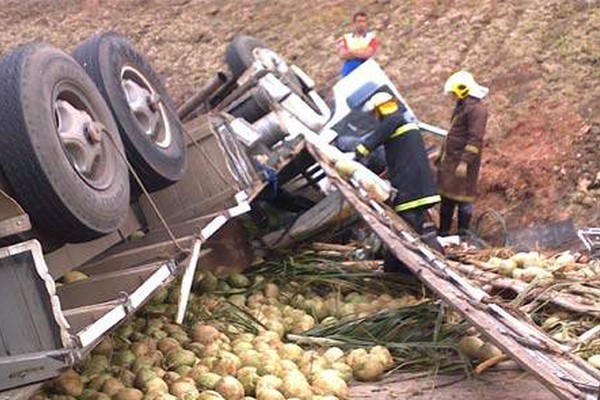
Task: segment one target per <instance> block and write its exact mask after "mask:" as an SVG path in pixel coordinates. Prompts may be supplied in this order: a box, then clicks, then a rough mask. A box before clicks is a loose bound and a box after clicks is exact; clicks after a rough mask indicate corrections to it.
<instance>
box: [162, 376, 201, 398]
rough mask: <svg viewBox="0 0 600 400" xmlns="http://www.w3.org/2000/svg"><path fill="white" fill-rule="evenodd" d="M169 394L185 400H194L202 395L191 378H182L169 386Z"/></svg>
mask: <svg viewBox="0 0 600 400" xmlns="http://www.w3.org/2000/svg"><path fill="white" fill-rule="evenodd" d="M169 392H170V393H171V394H172V395H174V396H177V397H179V398H180V399H184V400H188V399H189V400H194V399H195V398H196V397H198V396H199V395H200V392H198V389H197V388H196V384H195V383H194V381H193V380H192V379H190V378H180V379H178V380H176V381H175V382H173V383H171V384H170V385H169Z"/></svg>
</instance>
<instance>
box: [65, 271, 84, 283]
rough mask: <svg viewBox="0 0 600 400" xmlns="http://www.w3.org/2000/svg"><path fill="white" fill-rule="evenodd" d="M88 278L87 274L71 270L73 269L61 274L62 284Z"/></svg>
mask: <svg viewBox="0 0 600 400" xmlns="http://www.w3.org/2000/svg"><path fill="white" fill-rule="evenodd" d="M88 278H89V276H87V275H86V274H84V273H83V272H79V271H75V270H73V271H69V272H67V273H66V274H64V275H63V276H62V282H63V283H64V284H69V283H74V282H78V281H83V280H86V279H88Z"/></svg>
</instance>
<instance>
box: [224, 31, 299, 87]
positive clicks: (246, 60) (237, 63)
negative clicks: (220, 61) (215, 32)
mask: <svg viewBox="0 0 600 400" xmlns="http://www.w3.org/2000/svg"><path fill="white" fill-rule="evenodd" d="M256 48H264V49H271V47H269V45H267V44H266V43H265V42H263V41H262V40H259V39H257V38H255V37H252V36H247V35H237V36H235V37H234V38H233V40H232V41H231V42H230V43H229V45H228V46H227V49H226V50H225V62H226V63H227V66H228V67H229V70H230V71H231V73H232V74H233V77H234V78H235V79H237V78H239V77H240V76H242V74H243V73H244V72H246V70H247V69H248V68H250V67H251V66H252V64H254V61H255V59H254V54H253V51H254V49H256ZM285 78H286V79H287V80H288V82H289V83H290V84H291V85H293V86H295V88H298V89H299V90H301V85H300V81H299V80H298V78H297V77H296V75H294V73H293V72H292V71H291V70H290V71H288V72H287V73H286V74H285Z"/></svg>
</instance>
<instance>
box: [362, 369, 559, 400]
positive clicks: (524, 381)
mask: <svg viewBox="0 0 600 400" xmlns="http://www.w3.org/2000/svg"><path fill="white" fill-rule="evenodd" d="M457 398H458V399H462V400H475V399H477V400H495V399H515V400H519V399H523V400H554V399H557V397H556V396H555V395H554V394H552V393H551V392H549V391H548V390H547V389H546V388H544V387H543V386H542V385H541V384H540V383H538V382H537V381H536V380H535V379H533V378H532V377H531V376H529V375H527V374H525V373H523V372H520V371H495V372H493V371H490V372H487V373H485V374H484V375H482V376H481V377H478V378H476V379H475V378H473V379H465V378H461V377H457V376H452V375H441V376H437V377H435V378H434V377H431V376H423V375H416V374H394V375H391V376H390V377H388V378H386V379H384V380H383V381H382V382H379V383H377V384H371V385H366V384H365V385H360V386H355V387H353V388H352V396H351V399H356V400H358V399H365V400H366V399H373V400H374V399H379V400H392V399H394V400H396V399H413V400H456V399H457Z"/></svg>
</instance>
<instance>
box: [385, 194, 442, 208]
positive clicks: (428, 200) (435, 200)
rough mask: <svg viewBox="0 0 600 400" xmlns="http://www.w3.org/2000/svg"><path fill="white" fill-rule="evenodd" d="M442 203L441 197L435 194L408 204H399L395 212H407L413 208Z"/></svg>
mask: <svg viewBox="0 0 600 400" xmlns="http://www.w3.org/2000/svg"><path fill="white" fill-rule="evenodd" d="M440 201H442V198H441V197H440V195H439V194H434V195H433V196H427V197H422V198H420V199H417V200H412V201H408V202H406V203H401V204H398V205H397V206H396V207H394V210H395V211H396V212H400V211H406V210H410V209H413V208H417V207H421V206H426V205H429V204H434V203H439V202H440Z"/></svg>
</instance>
